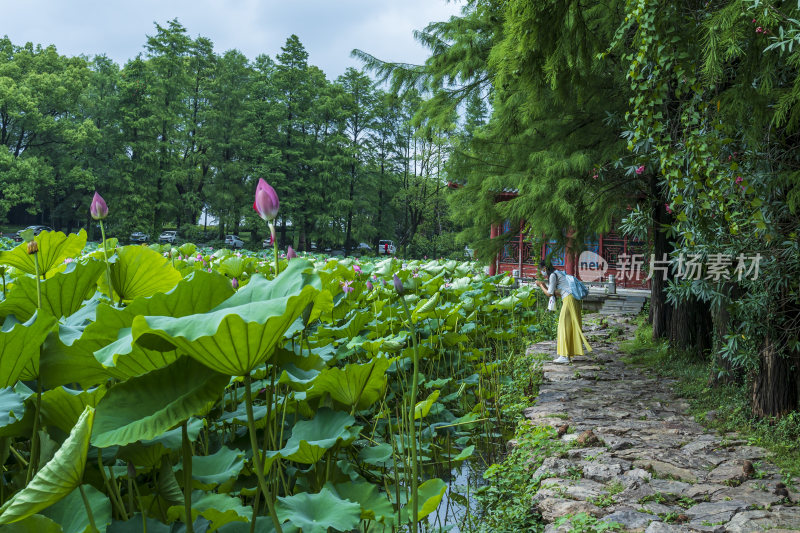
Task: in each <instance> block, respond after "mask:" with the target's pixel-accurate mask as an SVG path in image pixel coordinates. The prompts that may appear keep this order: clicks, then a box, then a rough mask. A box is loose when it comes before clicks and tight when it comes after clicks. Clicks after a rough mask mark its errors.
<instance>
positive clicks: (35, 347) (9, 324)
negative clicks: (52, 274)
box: [0, 312, 56, 387]
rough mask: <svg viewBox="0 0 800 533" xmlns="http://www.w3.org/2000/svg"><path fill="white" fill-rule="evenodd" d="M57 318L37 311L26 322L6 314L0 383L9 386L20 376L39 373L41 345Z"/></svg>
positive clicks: (0, 330)
mask: <svg viewBox="0 0 800 533" xmlns="http://www.w3.org/2000/svg"><path fill="white" fill-rule="evenodd" d="M55 323H56V319H55V318H53V316H52V315H49V314H47V313H38V312H36V313H34V315H33V316H32V317H31V318H30V319H28V320H27V321H26V322H25V323H20V322H18V321H17V320H16V319H15V318H14V317H13V316H10V317H7V318H6V319H5V321H4V322H3V326H2V328H0V387H9V386H11V385H13V384H14V383H16V382H17V379H19V378H20V377H21V376H26V375H30V374H33V376H31V377H32V378H35V377H36V375H35V374H34V373H38V370H39V346H41V345H42V343H44V339H45V338H46V337H47V334H48V332H49V331H50V329H51V328H52V327H53V326H54V325H55Z"/></svg>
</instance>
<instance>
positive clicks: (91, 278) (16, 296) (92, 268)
mask: <svg viewBox="0 0 800 533" xmlns="http://www.w3.org/2000/svg"><path fill="white" fill-rule="evenodd" d="M104 268H105V267H104V266H103V264H102V263H101V262H99V261H94V260H90V261H89V262H88V263H85V264H82V263H77V262H72V263H70V264H69V265H67V268H66V269H65V270H64V271H63V272H56V273H55V274H54V275H53V276H52V277H50V278H49V279H46V280H45V281H43V282H40V283H39V285H40V288H41V290H42V309H43V310H44V311H46V312H48V313H49V314H51V315H53V316H54V317H56V318H61V317H67V316H70V315H72V314H73V313H75V312H76V311H78V310H79V309H80V308H81V305H82V304H83V301H84V300H86V299H87V298H89V297H90V296H92V294H94V292H95V290H96V287H97V279H98V278H99V277H100V274H101V273H102V272H103V269H104ZM37 301H38V300H37V294H36V279H34V278H30V277H19V278H17V280H16V282H15V283H14V288H13V289H12V290H11V291H10V292H9V293H8V298H7V299H6V300H4V301H3V302H1V303H0V318H3V317H6V316H8V315H14V316H16V317H17V319H18V320H28V319H29V318H30V317H31V316H33V313H35V312H36V306H37Z"/></svg>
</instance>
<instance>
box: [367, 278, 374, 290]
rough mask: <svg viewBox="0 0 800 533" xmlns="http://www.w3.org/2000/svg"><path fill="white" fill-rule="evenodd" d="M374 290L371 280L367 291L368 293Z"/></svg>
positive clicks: (368, 282)
mask: <svg viewBox="0 0 800 533" xmlns="http://www.w3.org/2000/svg"><path fill="white" fill-rule="evenodd" d="M372 289H373V285H372V282H371V281H369V280H367V290H368V291H372Z"/></svg>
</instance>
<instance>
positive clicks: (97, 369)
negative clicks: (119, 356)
mask: <svg viewBox="0 0 800 533" xmlns="http://www.w3.org/2000/svg"><path fill="white" fill-rule="evenodd" d="M100 307H102V306H100ZM87 329H88V328H87V327H82V326H67V325H63V324H62V325H60V326H59V327H58V331H57V332H51V333H50V335H49V336H48V337H47V340H46V341H45V343H44V350H43V351H42V356H41V372H40V376H39V377H40V378H41V380H42V384H43V385H44V386H45V387H46V388H54V387H58V386H60V385H67V384H70V383H78V384H79V385H80V386H81V387H83V388H84V389H89V388H91V387H94V386H95V385H99V384H101V383H104V382H105V381H107V380H108V378H110V377H111V375H110V374H109V373H108V372H107V371H106V370H105V369H104V368H103V365H101V364H100V363H99V362H98V361H97V359H95V358H94V350H95V349H96V347H99V346H102V345H103V343H104V341H102V340H98V339H92V334H91V332H89V333H87V331H86V330H87ZM109 333H110V334H116V330H112V331H108V330H104V331H103V334H105V335H108V334H109ZM105 342H109V341H105Z"/></svg>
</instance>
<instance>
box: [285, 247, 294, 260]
mask: <svg viewBox="0 0 800 533" xmlns="http://www.w3.org/2000/svg"><path fill="white" fill-rule="evenodd" d="M286 257H287V258H289V259H294V258H295V257H297V252H295V251H294V248H292V247H291V246H289V248H288V249H287V250H286Z"/></svg>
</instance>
